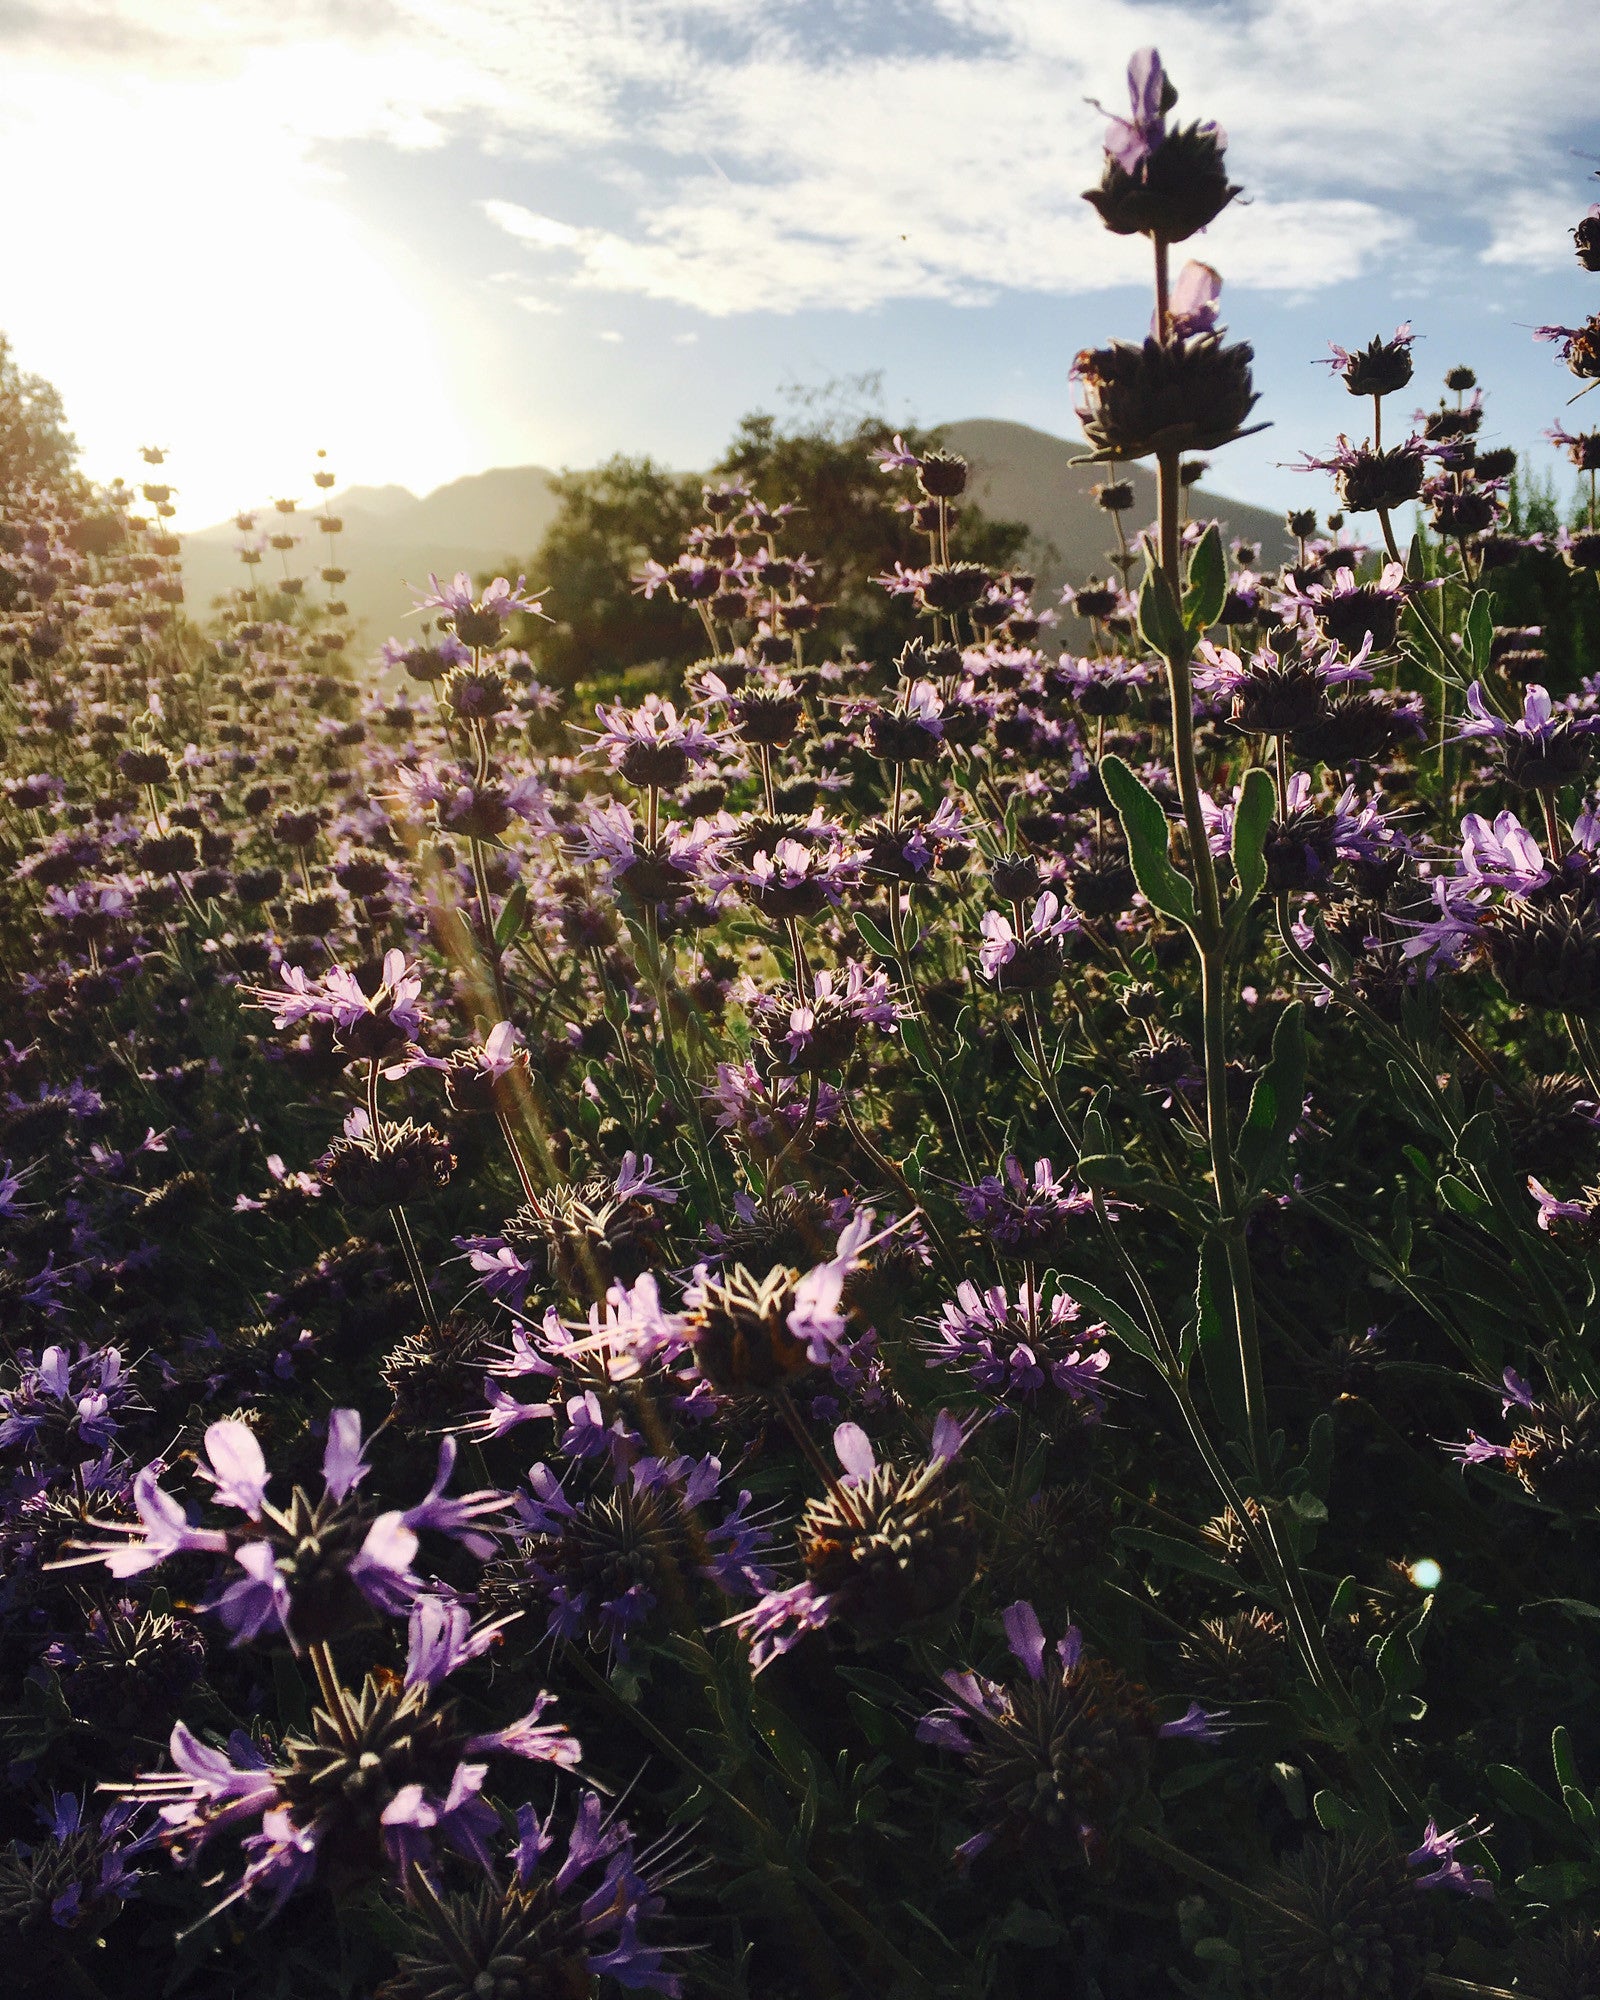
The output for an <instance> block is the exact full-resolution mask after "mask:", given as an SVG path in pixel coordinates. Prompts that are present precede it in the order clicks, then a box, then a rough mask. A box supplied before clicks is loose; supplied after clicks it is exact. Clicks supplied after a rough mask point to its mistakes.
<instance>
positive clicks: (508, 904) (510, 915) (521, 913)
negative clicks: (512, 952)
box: [494, 882, 528, 951]
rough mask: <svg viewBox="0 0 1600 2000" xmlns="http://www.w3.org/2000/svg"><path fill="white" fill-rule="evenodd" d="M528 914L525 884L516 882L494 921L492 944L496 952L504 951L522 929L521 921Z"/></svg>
mask: <svg viewBox="0 0 1600 2000" xmlns="http://www.w3.org/2000/svg"><path fill="white" fill-rule="evenodd" d="M527 913H528V891H527V886H526V884H524V883H522V882H518V883H517V884H516V886H515V887H514V888H513V889H512V891H511V894H510V895H509V896H507V898H506V901H505V908H504V909H503V910H502V911H501V912H500V915H499V916H498V918H496V920H495V927H494V942H495V949H496V950H497V951H504V950H505V949H506V947H507V946H508V945H509V944H511V943H512V942H513V941H514V940H515V938H516V936H517V934H518V932H520V931H521V929H522V920H523V918H524V917H525V916H526V915H527Z"/></svg>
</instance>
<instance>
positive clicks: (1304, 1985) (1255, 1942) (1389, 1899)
mask: <svg viewBox="0 0 1600 2000" xmlns="http://www.w3.org/2000/svg"><path fill="white" fill-rule="evenodd" d="M1262 1897H1263V1900H1262V1903H1260V1904H1254V1905H1252V1909H1253V1911H1255V1912H1257V1914H1255V1915H1253V1916H1252V1919H1251V1926H1250V1928H1251V1942H1252V1946H1253V1954H1252V1955H1253V1956H1254V1958H1255V1960H1256V1962H1257V1964H1258V1965H1259V1967H1260V1970H1261V1973H1262V1975H1263V1977H1264V1980H1265V1983H1266V1986H1267V1990H1268V1992H1269V1993H1270V1994H1271V1995H1272V1996H1273V2000H1353V1996H1355V1995H1357V1994H1359V1995H1360V1996H1361V2000H1416V1996H1417V1995H1418V1994H1420V1993H1421V1992H1422V1990H1423V1979H1424V1976H1425V1975H1426V1973H1427V1972H1428V1971H1429V1970H1430V1968H1431V1967H1432V1966H1433V1965H1434V1964H1435V1963H1436V1959H1435V1945H1436V1939H1437V1930H1436V1918H1435V1912H1434V1909H1433V1907H1432V1905H1431V1904H1430V1902H1429V1900H1428V1899H1427V1898H1426V1897H1425V1896H1422V1895H1419V1894H1418V1893H1417V1884H1416V1881H1415V1879H1414V1878H1413V1876H1412V1873H1411V1870H1410V1869H1409V1867H1408V1866H1407V1864H1406V1859H1405V1856H1404V1854H1403V1853H1402V1852H1401V1850H1400V1849H1399V1848H1398V1847H1396V1846H1395V1845H1394V1844H1393V1843H1392V1842H1391V1841H1389V1840H1388V1839H1386V1838H1385V1837H1383V1836H1382V1835H1376V1834H1369V1835H1361V1836H1351V1835H1346V1834H1334V1835H1331V1836H1322V1835H1314V1836H1310V1837H1308V1838H1307V1840H1306V1844H1305V1846H1304V1847H1303V1848H1302V1849H1301V1851H1300V1853H1299V1854H1298V1855H1296V1856H1295V1857H1294V1859H1292V1860H1290V1861H1287V1862H1285V1863H1284V1864H1283V1865H1282V1867H1280V1868H1279V1869H1278V1870H1277V1871H1276V1872H1275V1873H1274V1875H1273V1876H1272V1877H1271V1878H1269V1880H1268V1881H1267V1882H1266V1883H1265V1884H1263V1888H1262ZM1268 1909H1275V1911H1276V1912H1277V1914H1276V1915H1273V1916H1268V1915H1267V1910H1268Z"/></svg>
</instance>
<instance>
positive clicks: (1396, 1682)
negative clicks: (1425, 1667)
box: [1378, 1632, 1422, 1697]
mask: <svg viewBox="0 0 1600 2000" xmlns="http://www.w3.org/2000/svg"><path fill="white" fill-rule="evenodd" d="M1378 1678H1379V1680H1381V1681H1382V1682H1383V1685H1384V1688H1385V1691H1386V1692H1387V1693H1389V1694H1390V1695H1393V1696H1396V1697H1399V1696H1401V1695H1408V1694H1410V1692H1411V1690H1412V1689H1413V1688H1414V1687H1416V1686H1417V1685H1418V1683H1419V1682H1420V1681H1421V1679H1422V1669H1421V1667H1420V1666H1419V1665H1418V1664H1417V1656H1416V1654H1415V1653H1414V1652H1413V1651H1412V1649H1411V1638H1410V1635H1409V1634H1408V1633H1406V1632H1391V1633H1390V1634H1389V1636H1388V1638H1387V1639H1385V1640H1384V1642H1383V1644H1382V1645H1381V1646H1380V1647H1379V1648H1378Z"/></svg>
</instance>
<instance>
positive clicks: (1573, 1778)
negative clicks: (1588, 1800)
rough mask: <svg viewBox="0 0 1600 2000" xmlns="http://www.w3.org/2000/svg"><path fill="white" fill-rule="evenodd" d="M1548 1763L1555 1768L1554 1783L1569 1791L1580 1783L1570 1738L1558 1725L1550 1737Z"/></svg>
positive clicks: (1576, 1761)
mask: <svg viewBox="0 0 1600 2000" xmlns="http://www.w3.org/2000/svg"><path fill="white" fill-rule="evenodd" d="M1550 1761H1551V1763H1552V1764H1554V1765H1555V1767H1556V1783H1557V1784H1558V1785H1561V1786H1562V1787H1564V1788H1566V1789H1571V1788H1573V1787H1575V1786H1577V1785H1578V1784H1580V1783H1581V1782H1582V1781H1581V1780H1580V1778H1579V1777H1578V1760H1577V1758H1576V1757H1574V1756H1573V1754H1572V1738H1571V1737H1570V1736H1569V1735H1568V1734H1567V1732H1566V1730H1565V1729H1563V1728H1562V1727H1561V1726H1560V1725H1559V1724H1557V1726H1556V1728H1555V1729H1554V1730H1553V1731H1552V1732H1551V1735H1550Z"/></svg>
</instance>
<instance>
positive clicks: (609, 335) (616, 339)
mask: <svg viewBox="0 0 1600 2000" xmlns="http://www.w3.org/2000/svg"><path fill="white" fill-rule="evenodd" d="M599 338H600V339H601V340H609V341H611V342H612V343H613V345H618V344H620V343H621V340H622V335H621V334H620V333H618V332H617V330H616V329H615V327H607V328H606V330H605V331H604V332H603V333H602V334H600V335H599Z"/></svg>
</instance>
